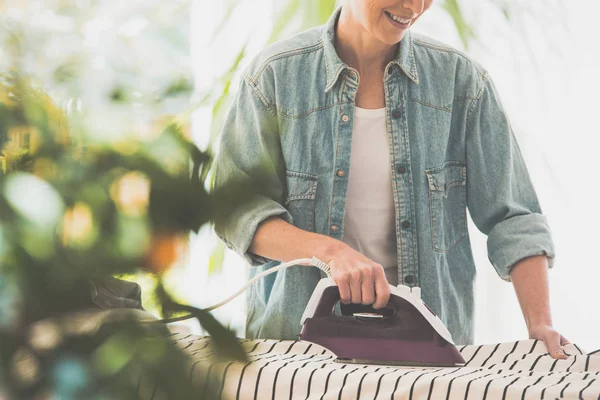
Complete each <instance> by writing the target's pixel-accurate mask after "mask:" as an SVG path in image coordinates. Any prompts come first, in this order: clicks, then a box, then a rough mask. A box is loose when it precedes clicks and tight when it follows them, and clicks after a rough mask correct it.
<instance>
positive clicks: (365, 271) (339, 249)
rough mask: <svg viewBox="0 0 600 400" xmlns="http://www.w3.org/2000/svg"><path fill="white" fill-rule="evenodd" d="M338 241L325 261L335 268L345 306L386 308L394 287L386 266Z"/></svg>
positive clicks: (330, 249)
mask: <svg viewBox="0 0 600 400" xmlns="http://www.w3.org/2000/svg"><path fill="white" fill-rule="evenodd" d="M336 242H337V243H335V244H333V245H331V244H330V245H329V246H327V250H325V251H324V253H323V255H322V256H321V257H323V258H321V260H322V261H324V262H325V263H327V264H328V265H329V268H330V269H331V277H332V279H333V280H334V282H335V283H336V285H337V286H338V288H339V290H340V300H341V301H342V303H344V304H348V303H354V304H365V305H373V308H375V309H380V308H383V307H385V305H386V304H387V303H388V300H389V297H390V287H389V284H388V281H387V279H386V277H385V272H384V270H383V267H382V266H381V265H380V264H377V263H376V262H374V261H372V260H370V259H369V258H367V257H365V256H364V255H362V254H361V253H359V252H358V251H356V250H354V249H353V248H352V247H350V246H348V245H347V244H345V243H343V242H340V241H336Z"/></svg>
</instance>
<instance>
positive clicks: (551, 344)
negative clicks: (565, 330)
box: [544, 333, 567, 360]
mask: <svg viewBox="0 0 600 400" xmlns="http://www.w3.org/2000/svg"><path fill="white" fill-rule="evenodd" d="M544 343H546V347H547V348H548V353H550V356H551V357H552V358H555V359H561V360H566V359H567V354H566V353H565V350H564V349H563V347H562V346H561V343H560V334H559V333H556V334H551V335H548V336H547V337H546V338H545V339H544Z"/></svg>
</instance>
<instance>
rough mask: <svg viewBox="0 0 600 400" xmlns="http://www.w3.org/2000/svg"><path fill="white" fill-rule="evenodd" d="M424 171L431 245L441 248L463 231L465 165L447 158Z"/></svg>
mask: <svg viewBox="0 0 600 400" xmlns="http://www.w3.org/2000/svg"><path fill="white" fill-rule="evenodd" d="M425 173H426V175H427V181H428V184H429V209H430V217H431V240H432V244H433V248H434V250H436V251H442V252H445V251H448V250H450V249H451V248H452V247H454V246H455V245H456V244H457V243H458V242H459V241H460V240H461V239H462V238H463V237H464V236H465V235H466V233H467V209H466V203H467V186H466V185H467V165H466V163H464V162H460V161H447V162H445V163H444V164H443V165H440V166H438V167H434V168H430V169H427V170H426V172H425Z"/></svg>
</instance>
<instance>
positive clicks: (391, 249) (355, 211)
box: [342, 107, 398, 285]
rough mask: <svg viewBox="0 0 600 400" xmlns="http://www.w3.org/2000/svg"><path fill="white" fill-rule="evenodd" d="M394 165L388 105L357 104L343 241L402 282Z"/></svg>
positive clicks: (394, 282)
mask: <svg viewBox="0 0 600 400" xmlns="http://www.w3.org/2000/svg"><path fill="white" fill-rule="evenodd" d="M395 219H396V216H395V207H394V196H393V193H392V166H391V162H390V150H389V143H388V136H387V126H386V116H385V108H380V109H363V108H358V107H356V108H355V111H354V128H353V133H352V151H351V154H350V172H349V175H348V192H347V196H346V211H345V216H344V234H343V237H342V241H343V242H345V243H347V244H348V245H349V246H350V247H352V248H353V249H355V250H356V251H358V252H360V253H362V254H363V255H365V256H366V257H368V258H370V259H371V260H373V261H375V262H377V263H379V264H381V265H382V266H383V267H384V268H385V271H386V276H387V279H388V282H389V283H390V284H392V285H397V284H398V268H397V251H396V228H395Z"/></svg>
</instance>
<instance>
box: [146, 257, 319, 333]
mask: <svg viewBox="0 0 600 400" xmlns="http://www.w3.org/2000/svg"><path fill="white" fill-rule="evenodd" d="M294 265H306V266H312V267H317V268H319V269H320V270H321V271H323V272H325V274H326V275H327V277H328V278H331V269H330V268H329V265H327V264H326V263H324V262H323V261H321V260H319V259H318V258H316V257H313V258H299V259H297V260H292V261H289V262H286V263H283V264H279V265H278V266H276V267H273V268H269V269H268V270H266V271H263V272H261V273H260V274H258V275H256V276H255V277H254V278H252V279H251V280H249V281H248V283H246V285H245V286H243V287H242V288H241V289H240V290H238V291H237V292H235V293H234V294H232V295H231V296H229V297H228V298H226V299H225V300H223V301H221V302H219V303H217V304H215V305H212V306H210V307H207V308H204V309H203V311H212V310H214V309H216V308H219V307H221V306H223V305H225V304H227V303H229V302H230V301H231V300H233V299H235V298H236V297H238V296H239V295H240V294H242V293H244V292H245V291H246V290H248V288H249V287H250V286H252V285H253V284H254V283H255V282H256V281H258V280H259V279H261V278H264V277H265V276H267V275H270V274H272V273H274V272H277V271H280V270H282V269H286V268H289V267H292V266H294ZM190 318H194V315H193V314H188V315H184V316H181V317H175V318H168V319H161V320H158V321H154V322H162V323H171V322H178V321H183V320H186V319H190Z"/></svg>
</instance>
